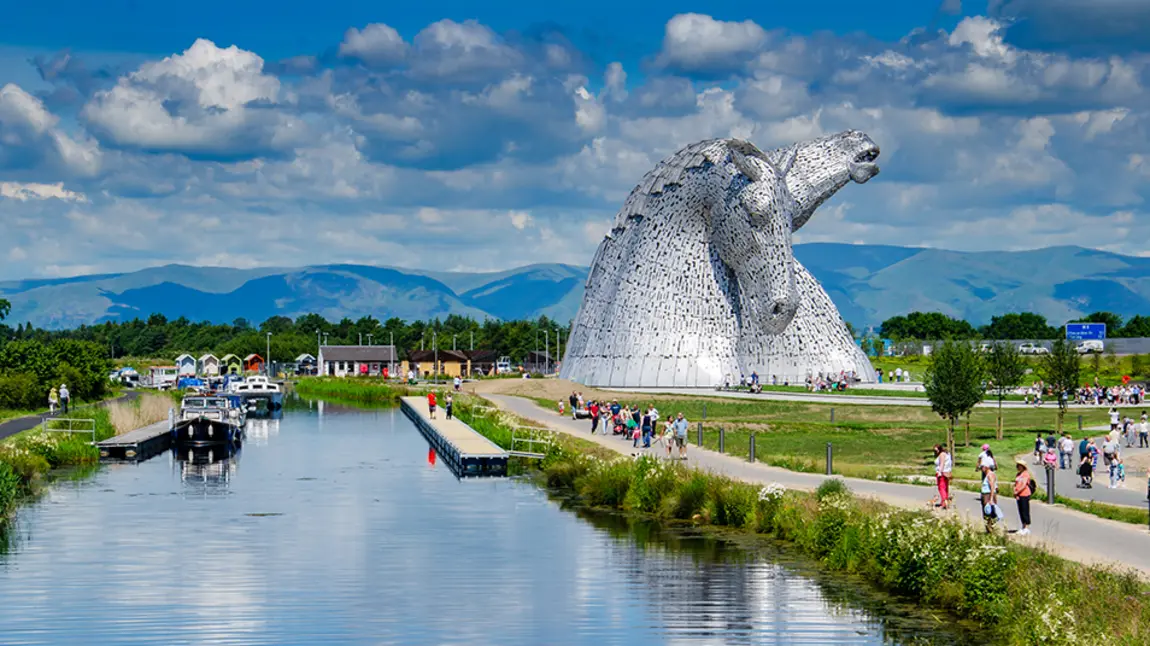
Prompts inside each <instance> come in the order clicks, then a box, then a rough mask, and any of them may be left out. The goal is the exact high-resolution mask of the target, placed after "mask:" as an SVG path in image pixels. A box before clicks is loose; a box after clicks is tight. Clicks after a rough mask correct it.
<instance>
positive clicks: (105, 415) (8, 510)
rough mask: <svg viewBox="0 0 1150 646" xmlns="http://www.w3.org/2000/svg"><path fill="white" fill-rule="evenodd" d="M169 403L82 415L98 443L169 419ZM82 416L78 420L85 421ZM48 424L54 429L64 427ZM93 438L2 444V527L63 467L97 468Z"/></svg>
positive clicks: (23, 438) (150, 397) (120, 405)
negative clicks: (91, 424)
mask: <svg viewBox="0 0 1150 646" xmlns="http://www.w3.org/2000/svg"><path fill="white" fill-rule="evenodd" d="M169 407H170V402H169V400H168V398H167V397H165V396H163V395H155V394H146V395H143V396H141V397H139V398H137V399H136V400H135V401H132V402H116V403H112V404H109V405H107V406H101V407H91V408H85V409H83V410H82V413H81V414H82V417H83V418H84V419H92V420H93V421H94V422H95V430H96V433H95V438H94V439H95V440H96V441H100V440H104V439H107V438H109V437H112V436H114V435H118V434H121V433H127V432H128V431H131V430H133V429H136V428H139V427H141V426H146V425H148V424H152V423H154V422H158V421H160V420H163V419H165V418H167V416H168V408H169ZM81 414H78V415H77V417H80V416H81ZM59 426H60V425H59V423H58V422H52V421H49V429H52V428H57V427H59ZM92 440H93V437H92V435H91V434H89V433H63V432H53V431H50V430H49V431H45V430H43V429H41V428H39V427H37V428H35V429H33V430H30V431H25V432H23V433H18V434H16V435H14V436H12V437H10V438H7V439H5V440H4V441H2V442H0V524H3V523H4V521H6V520H7V518H8V517H10V516H11V514H12V512H13V511H15V509H16V507H17V505H18V504H19V503H20V502H21V501H22V500H24V499H25V498H27V497H29V496H31V495H33V494H34V493H35V492H36V490H37V489H38V487H39V484H40V482H41V481H42V480H43V478H44V476H45V474H48V473H49V472H50V471H52V470H53V469H59V468H63V467H72V466H80V465H85V464H95V463H96V462H98V461H99V457H100V454H99V451H98V450H97V449H96V447H94V446H92V445H91V442H92Z"/></svg>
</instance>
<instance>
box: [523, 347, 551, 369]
mask: <svg viewBox="0 0 1150 646" xmlns="http://www.w3.org/2000/svg"><path fill="white" fill-rule="evenodd" d="M555 368H556V364H555V358H554V357H552V356H551V354H550V353H547V352H540V351H538V350H536V351H533V352H528V353H527V359H526V360H525V361H524V362H523V369H524V370H526V371H527V372H538V373H542V374H548V373H549V372H551V371H553V370H555Z"/></svg>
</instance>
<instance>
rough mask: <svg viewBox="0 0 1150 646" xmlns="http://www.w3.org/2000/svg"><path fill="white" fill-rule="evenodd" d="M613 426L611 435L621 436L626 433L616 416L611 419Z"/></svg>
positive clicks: (621, 421)
mask: <svg viewBox="0 0 1150 646" xmlns="http://www.w3.org/2000/svg"><path fill="white" fill-rule="evenodd" d="M613 421H614V423H615V426H614V428H612V429H611V432H612V434H613V435H623V434H624V433H626V432H627V427H626V426H625V425H624V424H623V419H622V418H621V417H619V416H618V415H616V416H615V417H614V419H613Z"/></svg>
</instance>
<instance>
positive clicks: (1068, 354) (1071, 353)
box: [1038, 339, 1082, 433]
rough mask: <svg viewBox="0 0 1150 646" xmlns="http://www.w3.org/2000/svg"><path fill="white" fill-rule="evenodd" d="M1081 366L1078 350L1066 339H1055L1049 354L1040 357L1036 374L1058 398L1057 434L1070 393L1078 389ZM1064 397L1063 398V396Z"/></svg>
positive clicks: (1064, 415)
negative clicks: (1040, 361)
mask: <svg viewBox="0 0 1150 646" xmlns="http://www.w3.org/2000/svg"><path fill="white" fill-rule="evenodd" d="M1081 372H1082V364H1081V362H1080V361H1079V357H1078V350H1076V349H1075V347H1074V344H1072V343H1070V342H1068V341H1067V340H1066V339H1057V340H1055V341H1054V345H1053V346H1052V347H1051V348H1050V354H1045V355H1042V363H1041V364H1039V366H1038V374H1039V375H1040V376H1041V377H1042V381H1044V382H1046V385H1047V386H1050V388H1051V389H1052V390H1053V391H1054V394H1055V396H1056V397H1058V432H1060V433H1061V432H1062V420H1063V418H1065V417H1066V405H1067V404H1068V403H1069V400H1070V393H1071V392H1072V391H1073V390H1074V389H1075V388H1077V387H1078V379H1079V375H1080V373H1081ZM1063 395H1065V396H1063Z"/></svg>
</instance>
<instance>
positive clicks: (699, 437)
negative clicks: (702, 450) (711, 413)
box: [695, 422, 703, 447]
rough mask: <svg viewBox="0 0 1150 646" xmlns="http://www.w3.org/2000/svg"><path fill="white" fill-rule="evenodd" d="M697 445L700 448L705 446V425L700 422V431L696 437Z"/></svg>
mask: <svg viewBox="0 0 1150 646" xmlns="http://www.w3.org/2000/svg"><path fill="white" fill-rule="evenodd" d="M695 444H696V445H697V446H699V447H702V446H703V423H702V422H699V431H698V433H696V435H695Z"/></svg>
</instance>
